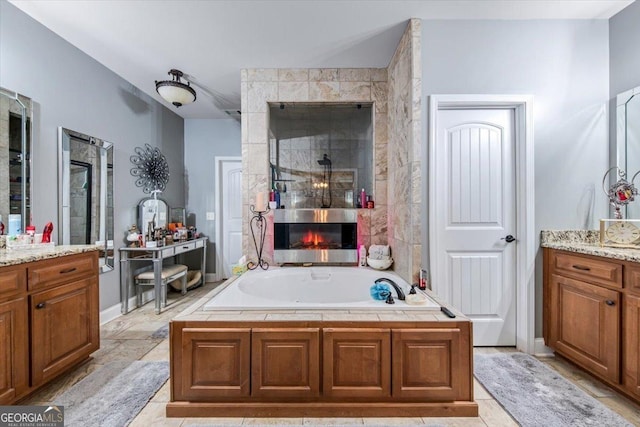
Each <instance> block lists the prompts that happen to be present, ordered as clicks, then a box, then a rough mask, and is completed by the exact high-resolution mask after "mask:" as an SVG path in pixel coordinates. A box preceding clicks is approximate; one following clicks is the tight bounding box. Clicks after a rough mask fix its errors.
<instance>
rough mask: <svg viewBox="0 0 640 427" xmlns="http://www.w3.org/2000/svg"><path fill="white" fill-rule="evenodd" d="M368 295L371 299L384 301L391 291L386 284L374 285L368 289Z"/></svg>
mask: <svg viewBox="0 0 640 427" xmlns="http://www.w3.org/2000/svg"><path fill="white" fill-rule="evenodd" d="M369 293H370V294H371V297H372V298H373V299H376V300H380V301H384V300H386V299H387V296H388V295H389V293H391V289H389V285H387V284H386V283H376V284H374V285H373V286H371V288H369Z"/></svg>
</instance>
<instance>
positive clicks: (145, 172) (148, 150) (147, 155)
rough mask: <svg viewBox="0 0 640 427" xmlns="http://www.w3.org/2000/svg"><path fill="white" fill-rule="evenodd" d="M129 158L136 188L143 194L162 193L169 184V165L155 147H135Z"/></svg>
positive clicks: (146, 145) (147, 145)
mask: <svg viewBox="0 0 640 427" xmlns="http://www.w3.org/2000/svg"><path fill="white" fill-rule="evenodd" d="M134 151H135V153H136V154H135V155H133V156H131V157H130V159H131V163H133V164H134V167H133V168H131V175H133V176H135V177H137V178H138V179H137V180H136V186H137V187H142V191H144V192H145V193H151V192H153V191H164V189H165V188H166V187H167V182H169V164H168V163H167V159H166V157H164V154H162V153H161V152H160V149H158V148H157V147H152V146H151V145H149V144H145V145H144V148H142V147H136V148H135V149H134Z"/></svg>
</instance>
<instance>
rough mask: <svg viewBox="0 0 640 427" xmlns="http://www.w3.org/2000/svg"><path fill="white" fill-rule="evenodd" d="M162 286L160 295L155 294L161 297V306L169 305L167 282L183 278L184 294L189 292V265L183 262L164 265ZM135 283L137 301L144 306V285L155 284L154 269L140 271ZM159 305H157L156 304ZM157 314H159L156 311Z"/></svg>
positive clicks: (182, 287)
mask: <svg viewBox="0 0 640 427" xmlns="http://www.w3.org/2000/svg"><path fill="white" fill-rule="evenodd" d="M161 278H162V282H161V283H162V286H161V288H160V295H155V298H156V299H157V298H160V306H161V307H162V308H164V307H166V306H167V283H169V282H172V281H174V280H176V279H182V280H181V282H182V286H181V292H182V295H184V294H186V293H187V266H186V265H182V264H174V265H168V266H166V267H162V275H161ZM135 285H136V301H137V304H138V307H141V306H142V287H143V286H151V287H153V286H154V275H153V270H151V271H145V272H144V273H140V274H138V275H137V276H136V277H135ZM156 307H157V306H156ZM156 314H159V313H158V312H156Z"/></svg>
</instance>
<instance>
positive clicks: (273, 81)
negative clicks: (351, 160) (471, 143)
mask: <svg viewBox="0 0 640 427" xmlns="http://www.w3.org/2000/svg"><path fill="white" fill-rule="evenodd" d="M420 24H421V23H420V20H418V19H411V20H410V21H409V24H408V25H407V28H406V30H405V32H404V34H403V36H402V38H401V40H400V42H399V44H398V47H397V49H396V52H395V54H394V56H393V58H392V60H391V62H390V64H389V65H388V67H386V68H357V69H353V68H322V69H319V68H311V69H309V68H302V69H301V68H289V69H245V70H242V71H241V111H242V132H241V133H242V163H243V170H244V172H243V178H242V179H243V183H242V190H243V216H244V217H245V218H247V219H248V218H249V206H250V205H251V204H253V203H254V202H255V197H256V192H258V191H260V192H267V191H269V189H270V180H271V167H270V161H269V160H270V147H269V139H270V136H272V135H270V133H269V124H270V109H271V108H272V107H274V106H275V107H279V105H280V103H284V104H285V111H286V106H287V104H288V103H302V104H304V103H306V104H309V103H319V102H321V103H333V104H336V103H348V104H357V103H362V104H363V105H371V108H372V113H371V115H372V116H373V125H372V131H373V154H372V159H371V164H372V165H373V171H374V173H373V178H372V179H373V182H372V185H371V189H369V188H366V190H367V193H371V194H373V196H374V200H375V208H374V209H359V210H358V229H359V231H358V234H359V242H358V243H359V244H364V245H366V246H369V245H371V244H389V245H390V246H391V248H392V251H393V253H394V259H395V264H394V266H393V269H394V270H395V271H396V272H397V273H398V274H399V275H400V276H402V277H403V278H404V279H406V280H407V281H413V276H415V275H416V274H417V271H418V269H419V268H420V260H421V254H422V251H421V249H422V247H421V235H422V225H421V221H422V217H423V215H422V211H421V191H422V188H423V185H424V184H423V183H422V147H421V128H422V124H421V114H422V106H421V75H422V69H421V59H420V45H421V41H420V36H421V29H420ZM318 154H321V156H320V157H318ZM327 154H329V153H327ZM314 155H315V156H316V157H317V158H316V157H311V153H310V154H309V156H310V160H315V161H317V160H319V159H321V158H322V156H323V155H324V151H322V152H321V153H320V152H318V153H314ZM334 158H335V159H337V156H334ZM332 161H333V160H332ZM318 171H320V170H318ZM312 179H313V177H312ZM311 184H313V181H312V182H311ZM361 188H362V187H361ZM287 190H289V186H287ZM342 196H343V197H344V194H343V195H342ZM337 197H338V196H337ZM354 197H355V195H354ZM312 198H313V197H312ZM289 203H292V201H291V200H289ZM295 203H297V200H296V201H295ZM301 203H307V202H306V201H304V202H303V201H302V199H301ZM345 203H346V202H345ZM390 207H393V208H392V209H391V208H390ZM270 221H272V219H271V220H270ZM250 240H251V238H250V236H249V227H248V220H247V221H245V223H244V224H243V252H244V253H246V254H248V256H249V257H253V256H254V255H255V253H254V252H255V251H254V250H253V249H252V245H251V244H250ZM264 256H265V258H266V259H267V261H268V262H272V261H273V227H272V225H270V227H269V228H268V231H267V236H266V244H265V253H264Z"/></svg>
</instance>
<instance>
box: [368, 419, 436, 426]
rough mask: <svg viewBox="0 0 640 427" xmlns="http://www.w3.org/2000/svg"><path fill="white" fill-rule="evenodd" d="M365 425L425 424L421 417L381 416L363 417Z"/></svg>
mask: <svg viewBox="0 0 640 427" xmlns="http://www.w3.org/2000/svg"><path fill="white" fill-rule="evenodd" d="M362 421H363V423H364V425H377V426H402V425H405V426H406V425H409V426H414V425H418V424H424V421H423V419H422V418H421V417H414V418H411V417H379V418H362Z"/></svg>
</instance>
